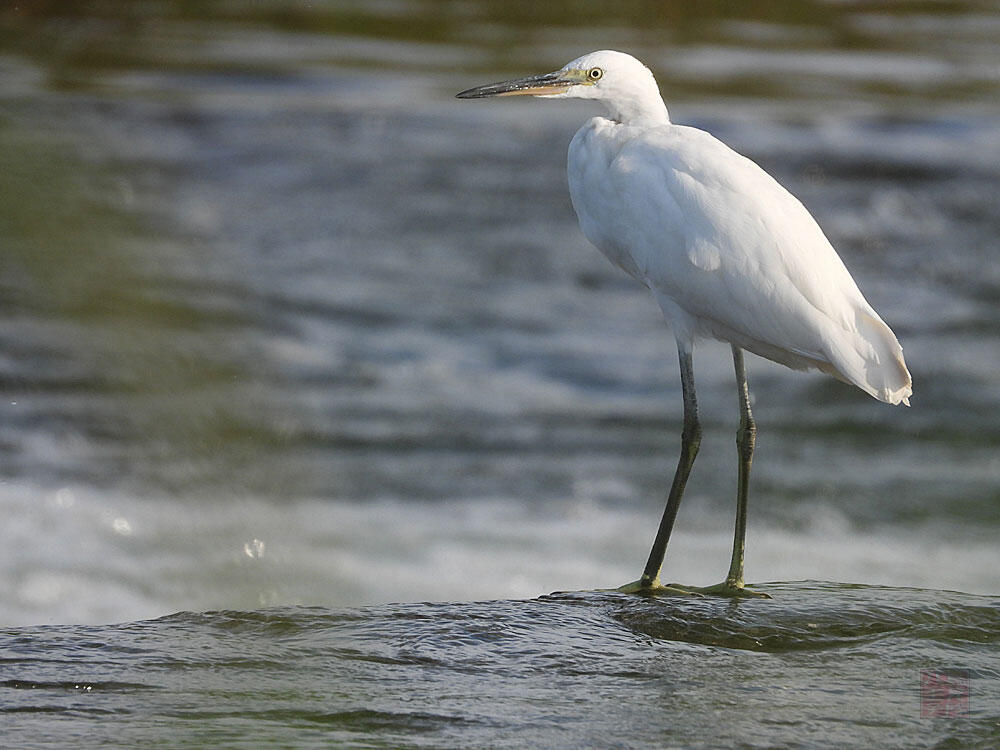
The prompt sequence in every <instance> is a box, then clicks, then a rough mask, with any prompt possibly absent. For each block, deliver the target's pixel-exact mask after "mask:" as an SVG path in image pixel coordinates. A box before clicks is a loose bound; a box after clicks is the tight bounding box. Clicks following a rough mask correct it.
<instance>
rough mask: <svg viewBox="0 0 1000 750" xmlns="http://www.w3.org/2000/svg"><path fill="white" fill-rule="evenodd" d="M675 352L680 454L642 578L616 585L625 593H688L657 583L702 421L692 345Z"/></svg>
mask: <svg viewBox="0 0 1000 750" xmlns="http://www.w3.org/2000/svg"><path fill="white" fill-rule="evenodd" d="M677 352H678V355H679V357H680V365H681V390H682V392H683V394H684V429H683V430H682V431H681V455H680V459H679V460H678V461H677V470H676V471H675V472H674V481H673V484H671V485H670V494H669V496H668V497H667V507H666V508H665V509H664V510H663V518H662V519H661V520H660V527H659V529H658V530H657V532H656V539H655V540H654V541H653V548H652V549H651V550H650V552H649V560H648V561H647V562H646V569H645V570H644V571H643V573H642V578H640V579H639V580H638V581H633V582H632V583H628V584H625V585H624V586H622V587H621V588H619V589H618V590H619V591H622V592H624V593H638V592H644V591H664V590H668V591H670V590H676V591H677V593H682V594H687V593H691V592H689V591H686V590H684V589H681V588H675V587H672V586H664V585H663V584H661V583H660V568H661V567H662V566H663V556H664V554H665V553H666V551H667V542H668V541H670V532H671V531H672V530H673V528H674V520H675V519H676V518H677V509H678V508H680V505H681V498H682V497H683V495H684V487H685V485H686V484H687V480H688V476H690V474H691V467H692V466H694V459H695V456H697V455H698V447H699V446H700V445H701V424H699V422H698V399H697V398H696V396H695V392H694V369H693V366H692V363H691V348H690V347H685V346H683V345H682V344H681V343H680V342H678V345H677Z"/></svg>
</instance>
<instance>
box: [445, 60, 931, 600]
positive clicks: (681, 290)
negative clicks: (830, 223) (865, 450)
mask: <svg viewBox="0 0 1000 750" xmlns="http://www.w3.org/2000/svg"><path fill="white" fill-rule="evenodd" d="M516 94H532V95H535V96H545V97H573V98H584V99H595V100H597V101H599V102H601V104H602V105H604V107H605V109H606V110H607V114H608V116H607V117H594V118H593V119H591V120H590V121H588V122H587V123H586V124H585V125H584V126H583V127H582V128H580V130H579V131H578V132H577V134H576V136H575V137H574V138H573V141H572V143H570V147H569V163H568V175H569V189H570V196H571V198H572V201H573V207H574V209H575V210H576V213H577V216H578V217H579V219H580V227H581V229H582V230H583V233H584V234H585V235H586V236H587V239H589V240H590V241H591V242H592V243H593V244H594V245H596V246H597V247H598V248H600V250H601V251H602V252H603V253H604V254H605V255H606V256H607V257H608V258H609V259H610V260H611V262H612V263H614V264H615V265H617V266H619V267H620V268H621V269H623V270H624V271H625V272H627V273H628V274H630V275H632V276H633V277H635V278H636V279H637V280H638V281H639V282H641V283H642V284H644V285H645V286H646V287H648V288H649V289H650V290H651V291H652V292H653V294H654V296H655V297H656V300H657V302H658V303H659V305H660V308H661V310H662V311H663V315H664V317H665V318H666V319H667V321H668V323H669V324H670V326H671V327H672V329H673V331H674V335H675V336H676V338H677V346H678V350H679V353H680V357H681V378H682V384H683V385H684V387H685V436H686V437H685V438H684V442H683V443H682V457H681V463H680V465H679V466H678V473H677V475H675V478H674V488H673V489H672V490H671V497H670V500H669V501H668V507H667V512H666V513H665V514H664V521H663V522H662V523H661V528H660V534H658V537H657V542H656V543H654V550H653V553H651V555H650V563H649V564H648V565H647V569H646V573H645V574H644V576H643V579H641V580H640V581H639V582H637V584H635V587H638V588H642V589H648V588H650V587H651V586H653V585H654V584H655V585H658V572H659V562H658V561H657V560H656V559H655V558H656V557H657V555H659V559H660V561H662V554H663V550H662V549H659V550H658V545H659V546H660V547H662V548H664V549H665V547H666V539H667V538H668V537H669V534H670V528H671V526H672V524H673V515H674V514H675V513H676V507H677V505H678V504H679V502H680V496H681V493H682V492H683V486H684V483H685V482H686V479H687V473H688V472H689V471H690V466H691V464H693V461H694V454H695V453H696V452H697V448H698V442H699V439H700V428H699V426H698V422H697V406H696V401H695V397H694V382H693V376H692V374H691V372H692V369H691V359H690V353H691V349H692V347H693V343H694V341H695V340H696V339H697V338H700V337H710V338H715V339H719V340H721V341H726V342H729V343H730V344H731V345H732V346H733V353H734V358H735V361H736V369H737V377H738V379H739V380H740V387H741V392H742V393H743V400H744V401H745V403H743V404H742V405H741V441H742V442H741V460H742V461H745V467H742V468H741V479H740V488H739V490H738V494H739V497H738V500H739V501H740V506H739V508H740V511H739V512H738V520H737V539H736V544H735V545H734V556H733V566H732V568H731V570H730V576H729V577H728V578H727V583H726V584H722V585H721V587H722V588H723V589H725V590H719V591H714V592H715V593H733V592H735V591H742V590H743V581H742V540H741V530H740V517H739V516H740V514H741V513H742V514H744V515H745V504H746V476H748V475H749V468H750V456H751V455H752V451H753V440H754V435H755V434H756V426H755V425H754V424H753V418H752V415H751V414H750V406H749V396H746V383H745V373H744V370H743V360H742V353H741V351H740V350H742V349H746V350H748V351H751V352H754V353H755V354H758V355H760V356H762V357H765V358H767V359H770V360H773V361H775V362H779V363H781V364H784V365H787V366H789V367H793V368H796V369H808V368H816V369H819V370H822V371H823V372H827V373H829V374H831V375H833V376H835V377H837V378H839V379H841V380H844V381H846V382H848V383H853V384H854V385H856V386H857V387H858V388H861V389H862V390H863V391H865V392H866V393H868V394H870V395H872V396H874V397H875V398H877V399H879V400H880V401H885V402H887V403H890V404H899V403H904V404H907V405H909V400H908V399H909V396H910V395H911V393H912V383H911V379H910V374H909V372H908V371H907V369H906V364H905V362H904V360H903V352H902V349H901V347H900V345H899V342H898V341H897V340H896V337H895V335H894V334H893V332H892V331H891V330H890V329H889V327H888V326H887V325H886V324H885V323H884V322H883V321H882V319H881V318H880V317H879V316H878V313H876V312H875V310H874V309H872V307H871V305H869V304H868V302H867V301H866V300H865V298H864V296H863V295H862V294H861V291H860V290H859V289H858V286H857V284H856V283H855V282H854V279H853V278H851V275H850V273H849V272H848V271H847V269H846V268H845V266H844V264H843V262H842V261H841V259H840V257H839V256H838V255H837V253H836V251H835V250H834V249H833V247H832V246H831V245H830V242H829V241H828V240H827V238H826V236H825V235H824V234H823V231H822V230H821V229H820V228H819V225H817V223H816V221H815V220H814V219H813V217H812V216H811V215H810V214H809V212H808V211H807V210H806V209H805V207H804V206H803V205H802V204H801V203H800V202H799V201H798V200H797V199H796V198H795V197H794V196H792V195H791V194H790V193H789V192H788V191H787V190H785V189H784V188H783V187H782V186H781V185H779V184H778V183H777V181H775V180H774V179H773V178H772V177H771V176H770V175H768V174H767V173H766V172H765V171H764V170H762V169H761V168H760V167H759V166H757V165H756V164H755V163H754V162H753V161H751V160H750V159H747V158H746V157H744V156H741V155H740V154H738V153H736V152H735V151H733V150H732V149H730V148H729V147H728V146H726V145H725V144H723V143H722V142H721V141H719V140H717V139H716V138H714V137H712V136H711V135H709V134H708V133H706V132H704V131H701V130H698V129H696V128H691V127H685V126H681V125H675V124H673V123H671V122H670V118H669V117H668V114H667V108H666V106H665V105H664V103H663V100H662V98H661V97H660V93H659V90H658V87H657V85H656V81H655V80H654V78H653V75H652V73H650V72H649V70H648V69H647V68H646V67H645V66H644V65H643V64H642V63H641V62H639V61H638V60H636V59H635V58H633V57H631V56H629V55H626V54H623V53H621V52H613V51H609V50H604V51H601V52H593V53H591V54H588V55H584V56H583V57H580V58H577V59H576V60H574V61H572V62H570V63H569V64H567V65H566V66H564V67H563V68H561V69H560V70H558V71H556V72H554V73H548V74H544V75H540V76H533V77H530V78H523V79H518V80H515V81H506V82H503V83H498V84H490V85H488V86H481V87H478V88H476V89H470V90H469V91H465V92H462V93H461V94H459V96H460V97H462V98H479V97H485V96H510V95H516ZM744 453H745V454H746V456H744ZM685 464H686V467H685ZM744 469H745V471H744ZM745 475H746V476H745ZM668 517H669V518H668ZM744 523H745V519H744ZM661 537H663V538H662V539H661ZM661 541H662V544H660V543H661ZM737 548H738V549H737ZM737 553H738V555H737ZM737 557H738V558H739V560H738V565H737ZM737 568H738V570H737ZM715 589H719V587H715Z"/></svg>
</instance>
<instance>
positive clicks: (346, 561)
mask: <svg viewBox="0 0 1000 750" xmlns="http://www.w3.org/2000/svg"><path fill="white" fill-rule="evenodd" d="M86 7H87V10H81V7H80V6H79V5H78V4H76V3H69V2H48V3H20V4H18V5H17V6H16V7H15V8H11V7H9V6H8V7H7V8H5V9H3V10H0V96H2V99H3V102H2V112H3V114H2V116H0V195H2V197H3V200H2V201H0V232H2V237H3V240H2V242H3V249H2V253H0V263H2V273H0V342H2V346H0V382H2V384H3V389H4V398H3V399H2V401H0V444H2V446H3V454H2V455H3V462H2V464H0V479H2V480H3V486H2V487H0V502H2V503H3V507H4V509H5V514H6V515H7V517H8V518H10V519H11V520H10V522H9V523H6V524H4V530H3V532H2V534H3V537H2V540H3V544H0V550H2V552H0V561H2V562H0V564H2V566H3V569H4V570H5V571H6V572H7V574H6V575H5V576H4V577H3V580H4V583H3V584H0V585H2V586H3V588H2V589H0V602H3V604H2V608H0V619H2V620H4V621H8V622H36V621H45V620H49V619H56V620H60V619H61V620H68V621H81V620H87V621H89V620H114V619H134V618H138V617H141V616H152V615H156V614H161V613H163V612H167V611H171V610H175V609H181V608H198V607H205V608H207V607H213V606H214V607H223V606H233V607H237V606H239V607H250V608H252V607H254V606H259V605H260V604H284V603H290V602H303V603H351V604H357V603H364V602H378V601H386V600H389V599H407V600H413V599H439V598H456V599H469V598H479V597H501V596H510V595H519V596H526V595H534V594H537V593H539V592H541V591H546V590H552V589H555V588H566V587H569V586H580V587H593V586H595V585H602V586H603V585H608V586H611V585H616V584H619V583H622V582H623V581H624V580H630V579H632V578H634V577H635V575H634V572H635V571H634V570H633V568H634V567H635V566H637V565H639V564H640V563H641V561H642V559H644V556H645V552H646V548H647V545H648V544H649V538H648V537H649V536H650V535H651V531H650V528H649V527H650V525H651V524H652V523H653V522H654V521H655V519H656V518H657V516H658V512H659V505H660V502H661V497H662V494H663V485H664V481H665V480H664V477H665V474H666V472H667V471H668V470H669V468H670V463H671V462H672V460H673V451H674V450H675V449H676V448H675V444H676V433H677V432H678V430H679V423H678V418H679V414H680V394H679V388H678V384H677V380H676V375H675V372H676V366H675V364H674V361H673V360H674V355H673V351H672V350H673V344H672V340H671V337H670V334H669V332H668V331H666V330H665V329H664V327H663V325H662V322H661V321H660V319H659V314H658V313H657V311H656V309H655V305H654V304H653V303H652V302H651V301H650V300H649V299H648V298H647V296H646V295H645V294H644V293H643V291H642V290H640V289H637V288H635V286H634V285H633V284H632V283H630V282H629V281H628V280H627V279H625V278H623V277H622V276H621V275H620V274H619V273H618V272H617V271H616V270H615V269H614V268H612V267H610V266H609V265H608V264H607V263H606V262H605V261H604V259H603V258H601V257H600V255H599V254H598V253H597V252H596V251H595V250H594V249H593V248H590V247H589V246H588V245H587V244H586V242H585V241H584V240H583V238H582V236H581V235H580V233H579V230H578V229H577V228H576V221H575V218H574V216H573V214H572V210H571V208H570V205H569V201H568V197H567V194H566V189H565V171H564V170H565V165H564V159H565V148H566V145H567V144H568V142H569V139H570V137H571V135H572V133H573V131H574V130H575V128H576V127H578V125H579V123H580V122H581V121H582V120H583V119H584V118H585V117H586V116H588V115H589V113H590V111H589V110H588V109H587V108H586V106H585V105H573V104H557V103H552V102H501V103H497V102H491V103H478V104H477V105H474V104H470V103H468V102H456V101H455V100H454V99H453V98H452V97H453V94H454V92H455V91H458V90H460V89H462V88H466V87H467V86H470V85H473V84H476V83H480V82H482V81H484V80H494V79H499V78H502V77H504V76H505V75H514V74H521V73H530V72H535V71H541V70H549V69H552V68H554V67H556V66H558V65H560V64H562V63H563V62H565V61H566V60H568V59H571V58H572V57H575V56H576V55H578V54H580V53H582V52H585V51H588V50H590V49H595V48H600V47H620V48H624V49H627V50H628V51H631V52H633V53H635V54H637V55H638V56H640V57H642V58H644V59H645V60H647V61H648V62H649V63H650V64H651V65H652V66H653V67H654V69H655V71H656V73H657V74H658V76H659V78H660V80H661V83H662V86H663V90H664V93H665V95H666V97H667V101H668V105H669V106H670V108H671V112H672V114H673V117H674V119H675V120H678V121H683V122H689V123H694V124H697V125H699V126H701V127H705V128H707V129H709V130H711V131H712V132H714V133H716V134H717V135H719V136H720V137H722V138H723V139H725V140H727V141H728V142H730V143H731V144H733V145H734V146H736V147H737V148H739V149H740V150H743V151H745V152H746V153H748V154H749V155H750V156H752V157H753V158H755V159H757V160H758V161H759V162H760V163H761V164H762V165H764V166H765V167H766V168H767V169H769V170H770V171H772V172H773V173H774V174H776V176H778V178H779V179H780V180H781V181H782V182H784V183H785V184H787V185H788V186H789V187H791V189H792V190H793V192H795V193H796V194H797V195H799V196H800V197H801V198H802V199H803V201H804V202H805V203H806V205H807V206H809V208H810V209H811V210H812V211H813V212H814V213H815V214H816V215H817V217H818V218H819V220H820V223H821V224H822V225H823V226H824V227H825V229H826V230H827V232H828V234H829V235H830V236H831V238H832V240H833V242H834V244H835V246H837V247H838V248H839V250H840V251H841V253H842V255H843V257H844V259H845V261H846V262H847V264H848V266H849V267H850V268H851V269H852V270H853V271H854V273H855V275H856V277H857V278H858V280H859V283H860V285H861V287H862V288H863V290H864V291H865V292H866V294H867V296H868V297H869V299H870V300H871V301H872V302H873V304H874V305H875V306H876V307H877V308H878V309H879V310H880V311H881V312H882V313H883V315H884V317H885V318H886V320H887V321H888V322H889V323H890V324H891V325H892V326H893V328H894V329H895V330H896V332H897V333H898V334H899V336H900V338H901V340H902V343H903V346H904V348H905V350H906V354H907V361H908V363H909V364H910V366H911V370H912V371H913V374H914V380H915V396H914V398H913V404H914V406H913V408H912V409H909V410H904V409H889V408H887V407H884V406H881V405H879V404H877V403H875V402H873V401H871V400H870V399H867V398H864V397H863V396H862V395H861V394H859V393H856V392H854V391H852V390H851V389H849V388H847V387H845V386H843V385H842V384H839V383H836V382H833V381H831V380H829V379H824V378H822V377H820V376H816V375H802V374H797V373H789V372H786V371H784V370H782V369H780V368H777V367H775V366H772V365H770V364H768V363H765V362H763V361H760V360H757V359H754V360H753V361H752V362H750V363H749V369H750V377H751V387H752V389H753V391H754V394H755V408H756V413H757V415H758V419H759V424H760V428H761V435H760V441H759V453H758V460H757V462H756V465H755V476H754V488H753V493H754V495H753V501H752V509H751V529H750V536H751V538H750V551H749V557H748V575H749V577H750V578H757V579H790V578H802V577H806V576H812V577H821V578H830V579H838V580H865V581H873V582H874V581H878V582H886V583H891V584H896V585H923V586H929V587H949V588H957V589H965V590H972V591H980V592H985V591H991V590H994V589H995V580H994V575H993V572H992V571H993V570H995V567H996V552H995V544H994V540H995V537H996V533H997V527H998V525H1000V515H998V514H997V510H996V509H997V501H998V497H1000V496H998V487H1000V463H998V458H997V455H998V454H997V447H998V445H1000V422H998V421H997V419H996V404H997V402H998V399H1000V377H998V375H997V373H998V372H1000V325H998V322H1000V319H998V318H1000V313H998V310H1000V305H998V302H1000V265H998V264H997V263H996V248H997V244H996V237H997V236H998V235H1000V218H998V213H997V212H996V210H995V196H996V189H997V184H998V183H997V180H998V177H1000V173H998V172H1000V170H998V166H997V165H998V164H1000V153H998V151H1000V117H998V109H997V107H996V101H997V93H998V88H1000V86H998V84H1000V69H998V68H997V66H996V62H995V61H996V60H997V59H998V52H1000V50H998V46H1000V42H998V40H1000V35H998V34H997V33H996V31H997V30H998V25H1000V21H998V16H997V14H996V11H995V8H994V7H993V6H992V5H991V4H989V3H976V2H963V3H955V4H949V5H946V6H938V5H934V6H929V5H927V4H925V3H896V4H893V5H892V6H891V8H886V7H884V6H883V4H880V3H850V4H842V3H795V4H784V5H781V4H779V5H774V4H764V5H761V4H737V5H735V6H732V5H719V4H711V3H703V4H695V5H694V6H693V7H686V6H681V5H676V6H675V5H661V4H650V3H644V2H625V3H617V4H614V7H607V4H604V3H597V4H582V5H579V6H574V7H575V10H574V12H572V13H567V12H566V11H565V9H564V8H563V7H562V6H561V5H560V4H535V5H534V6H526V5H524V4H519V3H490V2H470V3H462V4H454V3H438V2H402V3H364V4H360V3H319V4H289V3H285V2H277V1H275V2H267V3H252V4H251V3H231V2H226V3H221V2H218V3H202V4H190V3H156V2H154V3H141V4H140V3H119V4H114V3H111V4H104V5H100V6H94V7H90V6H86ZM697 359H698V369H699V378H700V379H699V393H700V395H701V397H702V398H701V400H702V405H703V409H704V418H705V427H706V438H705V443H704V446H703V448H702V452H701V455H700V456H699V463H698V466H697V468H696V469H695V474H694V477H693V479H692V484H691V496H690V497H689V499H688V500H687V502H686V505H685V508H684V510H683V511H682V512H681V518H680V520H679V523H678V538H677V540H676V544H675V547H676V549H674V548H672V550H671V556H670V557H668V565H673V566H674V567H673V568H672V570H673V574H672V575H671V577H674V578H679V579H687V580H691V582H692V583H696V582H702V583H708V582H710V581H711V580H714V579H716V578H718V577H719V574H720V573H721V570H722V567H723V566H724V563H725V560H726V553H725V551H724V549H725V541H724V540H725V538H726V536H728V534H729V533H730V530H729V524H730V518H729V516H730V513H731V510H730V505H731V502H732V500H731V495H732V494H733V485H734V484H735V460H734V459H735V456H734V452H733V450H732V447H731V441H732V435H731V433H732V431H733V429H734V428H735V424H734V421H733V420H734V416H735V408H734V398H733V394H732V383H731V375H730V367H729V364H728V354H727V352H726V350H725V349H724V348H723V347H717V346H706V347H704V348H702V349H700V350H699V351H698V353H697ZM60 493H63V494H61V495H60ZM59 497H62V498H63V500H62V501H60V500H58V498H59ZM67 498H76V499H77V500H76V502H75V503H70V504H69V505H67V504H66V502H64V501H66V499H67ZM456 509H466V510H465V511H463V512H464V513H467V514H468V515H462V514H461V513H458V514H457V511H456ZM470 509H471V510H470ZM456 514H457V515H456ZM477 514H478V515H477ZM455 519H462V520H464V521H467V523H458V522H453V521H455ZM615 519H617V520H615ZM120 521H124V522H125V524H127V525H123V524H122V523H121V522H120ZM421 524H426V527H424V526H422V525H421ZM433 528H437V529H446V530H447V534H442V533H441V532H438V533H434V532H433V531H432V530H433ZM539 528H543V529H545V530H546V535H544V536H539V534H538V530H539ZM123 529H128V533H123ZM254 540H257V541H262V542H263V547H261V549H262V550H263V554H262V555H259V556H257V557H253V556H248V555H246V554H245V553H244V550H245V549H246V546H247V545H248V544H251V545H252V543H253V542H254ZM560 540H565V541H560ZM253 548H254V549H256V547H253ZM465 571H475V576H474V577H471V576H469V575H468V574H467V573H466V572H465ZM181 579H183V581H184V583H179V582H178V581H179V580H181ZM220 582H224V583H220Z"/></svg>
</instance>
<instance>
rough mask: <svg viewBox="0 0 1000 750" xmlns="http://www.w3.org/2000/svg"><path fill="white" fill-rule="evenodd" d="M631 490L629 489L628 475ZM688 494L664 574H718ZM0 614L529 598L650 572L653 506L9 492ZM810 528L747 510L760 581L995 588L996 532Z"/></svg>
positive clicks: (716, 550)
mask: <svg viewBox="0 0 1000 750" xmlns="http://www.w3.org/2000/svg"><path fill="white" fill-rule="evenodd" d="M619 489H622V490H627V488H619ZM690 500H691V506H692V507H690V508H684V509H682V512H681V517H680V518H679V520H678V524H677V526H676V529H675V533H674V537H673V539H672V540H671V543H670V548H669V550H668V556H667V563H666V566H665V569H664V572H663V578H664V580H665V581H666V580H670V581H680V582H684V583H689V584H702V585H704V584H710V583H713V582H717V581H718V580H721V578H722V577H723V576H724V574H725V571H726V569H727V567H728V562H729V554H730V545H731V542H732V540H731V533H732V532H731V523H732V519H731V518H729V517H726V516H725V515H722V514H717V513H708V512H703V511H701V510H699V508H698V503H697V498H690ZM0 509H2V512H3V515H4V518H5V519H7V522H6V523H5V524H4V525H3V527H2V530H0V565H2V567H3V569H4V570H6V571H8V574H7V575H6V576H5V577H4V579H3V580H2V581H0V624H4V625H26V624H43V623H97V622H118V621H131V620H138V619H144V618H151V617H156V616H160V615H164V614H168V613H171V612H175V611H179V610H214V609H242V610H252V609H259V608H261V607H265V606H278V605H292V604H301V605H319V606H329V607H352V606H362V605H368V604H378V603H387V602H400V601H472V600H484V599H506V598H530V597H535V596H538V595H541V594H545V593H549V592H552V591H556V590H579V589H593V588H612V587H615V586H618V585H621V584H623V583H626V582H628V581H630V580H633V579H635V578H637V577H638V574H639V573H640V571H641V568H642V565H643V563H644V562H645V558H646V554H647V551H648V545H649V543H650V541H651V538H652V535H653V532H654V530H655V523H656V522H657V521H658V518H657V517H650V516H649V514H648V512H647V509H645V508H639V507H632V506H629V505H627V504H623V503H621V502H617V501H616V502H603V501H594V500H591V499H587V498H585V497H581V498H574V499H567V500H564V501H551V502H545V503H541V504H539V505H535V506H533V505H529V504H528V503H526V502H524V501H522V500H519V499H515V498H475V499H468V500H455V501H448V502H403V501H400V500H391V499H387V500H380V501H374V502H364V503H361V502H344V501H320V500H315V501H303V502H296V503H287V504H283V503H280V502H273V501H269V500H266V499H261V498H248V499H245V500H231V499H226V500H212V499H203V500H201V501H198V500H193V499H190V498H186V499H182V500H177V499H172V498H169V497H166V496H158V497H142V498H137V497H126V496H120V495H114V494H106V493H100V492H97V491H95V490H92V489H79V488H72V487H64V488H58V489H55V490H52V489H41V488H37V487H31V486H19V485H11V484H8V485H6V486H4V487H3V488H2V489H0ZM808 515H809V516H810V517H811V518H812V521H811V522H810V523H808V524H806V525H805V527H803V526H802V524H801V523H797V524H796V528H778V527H775V526H763V525H761V524H757V523H753V521H752V520H751V525H750V530H749V540H748V541H749V543H748V551H747V580H748V581H774V580H800V579H818V580H835V581H845V582H856V583H870V584H886V585H892V586H911V587H922V588H936V589H951V590H960V591H966V592H971V593H996V585H995V568H996V561H997V553H996V549H995V545H994V544H992V543H991V542H990V541H989V540H988V539H985V538H982V535H976V534H975V533H973V531H972V530H969V529H963V528H962V527H948V528H946V529H942V528H940V526H939V525H936V524H934V523H933V522H928V523H926V524H925V525H920V526H911V527H907V528H892V527H888V526H884V527H880V528H871V529H866V530H859V529H858V528H856V527H855V526H854V525H853V524H852V523H851V521H850V520H849V519H848V518H846V517H845V516H843V515H841V514H839V513H837V512H836V510H835V509H833V508H830V507H829V506H816V508H815V512H814V513H810V514H808Z"/></svg>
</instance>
